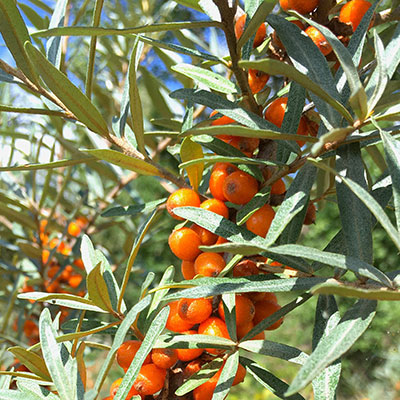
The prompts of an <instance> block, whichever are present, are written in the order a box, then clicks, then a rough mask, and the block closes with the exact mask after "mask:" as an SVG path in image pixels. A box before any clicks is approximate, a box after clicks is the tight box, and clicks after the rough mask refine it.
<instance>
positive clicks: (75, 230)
mask: <svg viewBox="0 0 400 400" xmlns="http://www.w3.org/2000/svg"><path fill="white" fill-rule="evenodd" d="M68 233H69V234H70V235H71V236H74V237H77V236H79V234H80V233H81V227H80V225H79V224H78V223H76V222H74V221H72V222H70V223H69V225H68Z"/></svg>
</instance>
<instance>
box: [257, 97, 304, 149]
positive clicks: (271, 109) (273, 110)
mask: <svg viewBox="0 0 400 400" xmlns="http://www.w3.org/2000/svg"><path fill="white" fill-rule="evenodd" d="M287 102H288V98H287V97H280V98H278V99H276V100H274V101H273V102H272V103H271V104H270V105H269V106H268V108H267V110H266V111H265V114H264V118H265V119H266V120H267V121H269V122H272V123H273V124H274V125H276V126H277V127H278V128H280V127H281V126H282V122H283V118H284V116H285V111H286V106H287ZM296 134H297V135H303V136H306V135H308V125H307V121H306V119H305V118H304V117H301V118H300V122H299V127H298V128H297V132H296ZM297 143H298V145H299V146H303V144H304V142H303V141H297Z"/></svg>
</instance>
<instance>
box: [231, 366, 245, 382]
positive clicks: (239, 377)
mask: <svg viewBox="0 0 400 400" xmlns="http://www.w3.org/2000/svg"><path fill="white" fill-rule="evenodd" d="M245 377H246V368H245V367H243V365H242V364H240V363H239V365H238V369H237V372H236V375H235V379H234V380H233V383H232V386H235V385H238V384H239V383H241V382H243V381H244V378H245Z"/></svg>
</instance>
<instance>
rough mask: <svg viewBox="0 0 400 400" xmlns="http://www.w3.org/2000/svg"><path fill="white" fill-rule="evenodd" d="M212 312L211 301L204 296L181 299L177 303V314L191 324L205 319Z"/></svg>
mask: <svg viewBox="0 0 400 400" xmlns="http://www.w3.org/2000/svg"><path fill="white" fill-rule="evenodd" d="M211 313H212V303H211V301H210V300H208V299H206V298H203V297H202V298H199V299H181V300H179V303H178V314H179V316H180V317H181V318H182V319H184V320H185V321H187V322H189V323H191V324H192V325H195V324H200V323H202V322H203V321H205V320H206V319H207V318H208V317H209V316H210V315H211Z"/></svg>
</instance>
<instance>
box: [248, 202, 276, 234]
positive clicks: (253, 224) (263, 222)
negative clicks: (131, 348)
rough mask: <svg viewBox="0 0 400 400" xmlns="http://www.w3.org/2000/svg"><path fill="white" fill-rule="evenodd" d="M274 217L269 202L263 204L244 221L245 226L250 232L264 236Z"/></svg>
mask: <svg viewBox="0 0 400 400" xmlns="http://www.w3.org/2000/svg"><path fill="white" fill-rule="evenodd" d="M274 217H275V211H274V209H273V208H272V207H271V206H270V205H269V204H264V205H263V206H262V207H261V208H260V209H258V210H257V211H256V212H255V213H254V214H253V215H252V216H251V217H250V218H249V219H248V220H247V221H246V228H247V229H248V230H249V231H250V232H253V233H254V234H256V235H258V236H261V237H264V238H265V236H266V235H267V233H268V230H269V227H270V226H271V222H272V220H273V219H274Z"/></svg>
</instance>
